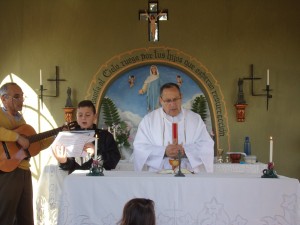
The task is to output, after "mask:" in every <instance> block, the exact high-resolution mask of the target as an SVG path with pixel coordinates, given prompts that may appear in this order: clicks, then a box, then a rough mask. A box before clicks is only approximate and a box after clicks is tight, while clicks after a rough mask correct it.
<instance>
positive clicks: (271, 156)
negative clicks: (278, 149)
mask: <svg viewBox="0 0 300 225" xmlns="http://www.w3.org/2000/svg"><path fill="white" fill-rule="evenodd" d="M269 162H273V138H272V136H271V137H270V159H269Z"/></svg>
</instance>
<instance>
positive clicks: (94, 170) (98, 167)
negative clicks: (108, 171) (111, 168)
mask: <svg viewBox="0 0 300 225" xmlns="http://www.w3.org/2000/svg"><path fill="white" fill-rule="evenodd" d="M86 175H87V176H104V174H103V166H102V163H101V161H100V162H99V161H98V160H97V159H93V162H92V166H91V168H90V172H89V173H87V174H86Z"/></svg>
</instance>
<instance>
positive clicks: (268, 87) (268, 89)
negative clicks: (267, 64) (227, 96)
mask: <svg viewBox="0 0 300 225" xmlns="http://www.w3.org/2000/svg"><path fill="white" fill-rule="evenodd" d="M260 79H261V78H260V77H254V67H253V64H251V75H250V77H246V78H243V80H251V95H252V96H266V98H267V110H268V109H269V99H270V98H272V95H271V94H270V92H271V91H272V89H270V85H269V84H267V85H266V89H263V91H266V92H267V93H266V94H255V93H254V80H260Z"/></svg>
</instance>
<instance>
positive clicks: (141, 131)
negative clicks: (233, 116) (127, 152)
mask: <svg viewBox="0 0 300 225" xmlns="http://www.w3.org/2000/svg"><path fill="white" fill-rule="evenodd" d="M173 122H176V123H178V144H182V145H183V147H184V150H185V154H186V157H187V158H183V159H182V163H181V168H186V169H188V170H190V171H193V172H196V173H197V172H199V171H200V170H201V167H203V165H204V167H205V170H206V171H207V172H213V160H214V142H213V140H212V138H211V137H210V135H209V133H208V131H207V129H206V125H205V123H204V122H203V120H202V119H201V117H200V116H199V115H198V114H196V113H194V112H192V111H191V110H186V109H183V108H182V109H181V113H180V114H179V115H178V116H176V117H171V116H169V115H167V114H166V113H165V112H164V111H163V109H162V108H159V109H156V110H154V111H152V112H151V113H149V114H147V115H146V116H145V117H144V118H143V119H142V121H141V122H140V124H139V127H138V131H137V134H136V136H135V139H134V142H133V148H134V150H133V156H134V168H135V170H136V171H141V170H142V169H143V167H144V166H147V167H148V170H149V171H160V170H163V169H171V168H172V167H171V165H170V163H169V158H168V157H164V154H165V149H166V146H167V145H168V144H169V143H172V123H173Z"/></svg>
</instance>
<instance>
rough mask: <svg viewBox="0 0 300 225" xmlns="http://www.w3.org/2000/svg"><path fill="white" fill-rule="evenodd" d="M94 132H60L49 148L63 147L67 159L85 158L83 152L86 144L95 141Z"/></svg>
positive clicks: (85, 153) (84, 152)
mask: <svg viewBox="0 0 300 225" xmlns="http://www.w3.org/2000/svg"><path fill="white" fill-rule="evenodd" d="M94 135H95V131H94V130H84V131H62V132H59V133H58V135H57V137H56V138H55V140H54V141H53V143H52V144H51V146H52V147H53V148H55V146H56V145H63V146H65V147H66V150H67V157H86V155H87V152H86V151H83V147H84V145H85V144H86V143H91V142H93V141H95V138H94Z"/></svg>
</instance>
